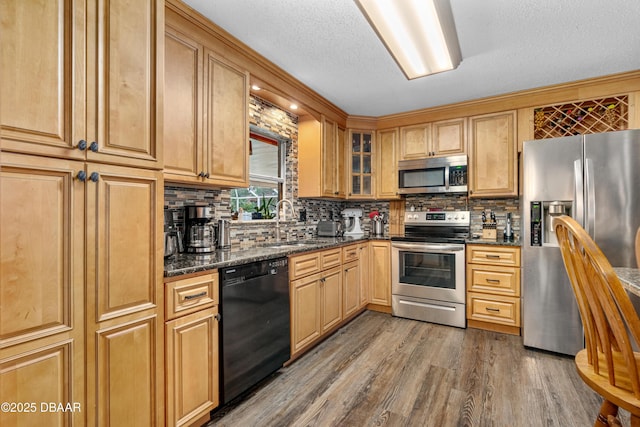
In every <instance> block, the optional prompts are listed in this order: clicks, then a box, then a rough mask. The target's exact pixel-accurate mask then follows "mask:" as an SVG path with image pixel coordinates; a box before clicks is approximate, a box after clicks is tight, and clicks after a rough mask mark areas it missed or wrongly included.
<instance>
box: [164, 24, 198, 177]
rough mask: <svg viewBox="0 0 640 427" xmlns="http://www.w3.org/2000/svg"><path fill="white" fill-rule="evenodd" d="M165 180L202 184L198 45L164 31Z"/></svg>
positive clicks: (173, 31)
mask: <svg viewBox="0 0 640 427" xmlns="http://www.w3.org/2000/svg"><path fill="white" fill-rule="evenodd" d="M164 45H165V69H164V74H165V81H164V100H165V104H164V157H165V161H164V172H165V179H169V180H172V181H178V182H196V183H198V182H202V178H201V177H200V176H198V174H199V173H200V172H202V171H203V170H204V164H203V156H202V118H203V114H204V110H203V106H202V85H203V80H202V70H203V62H202V61H203V59H202V58H203V55H204V49H203V47H202V45H200V44H199V43H197V42H195V41H194V40H191V39H189V38H188V37H186V36H185V35H183V34H180V33H179V32H177V31H175V30H173V29H171V28H167V30H166V33H165V43H164Z"/></svg>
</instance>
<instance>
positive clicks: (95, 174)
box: [89, 172, 100, 182]
mask: <svg viewBox="0 0 640 427" xmlns="http://www.w3.org/2000/svg"><path fill="white" fill-rule="evenodd" d="M89 179H90V180H91V182H98V179H100V174H99V173H98V172H91V175H89Z"/></svg>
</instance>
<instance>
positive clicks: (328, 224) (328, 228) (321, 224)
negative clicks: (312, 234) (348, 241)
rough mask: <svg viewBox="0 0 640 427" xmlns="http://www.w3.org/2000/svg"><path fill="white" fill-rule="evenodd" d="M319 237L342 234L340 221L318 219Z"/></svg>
mask: <svg viewBox="0 0 640 427" xmlns="http://www.w3.org/2000/svg"><path fill="white" fill-rule="evenodd" d="M317 230H318V237H338V236H342V233H343V228H342V223H341V222H340V221H324V220H323V221H318V226H317Z"/></svg>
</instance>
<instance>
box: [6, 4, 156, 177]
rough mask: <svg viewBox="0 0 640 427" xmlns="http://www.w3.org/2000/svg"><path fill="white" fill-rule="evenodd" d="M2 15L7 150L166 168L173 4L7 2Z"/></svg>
mask: <svg viewBox="0 0 640 427" xmlns="http://www.w3.org/2000/svg"><path fill="white" fill-rule="evenodd" d="M0 16H2V17H3V18H5V19H3V34H2V39H1V42H0V43H1V46H0V52H2V54H1V55H0V61H1V62H0V68H1V70H2V71H1V74H2V79H0V89H1V92H2V97H1V98H0V102H1V104H0V110H2V142H1V147H2V150H4V151H15V152H22V153H28V154H37V155H45V156H53V157H62V158H68V159H77V160H89V161H92V162H103V163H114V164H121V165H128V166H138V167H144V168H152V169H161V168H162V161H163V156H162V148H163V147H162V135H163V132H162V105H163V97H162V82H163V74H162V73H163V69H164V65H163V60H162V59H163V39H162V34H163V31H164V18H163V17H164V2H163V1H160V0H151V1H138V2H106V3H104V2H98V3H97V4H96V2H93V1H89V0H87V1H74V2H73V4H70V2H68V1H63V0H52V1H47V2H45V3H42V4H40V3H34V2H28V1H27V2H25V1H20V0H7V1H3V2H2V3H0ZM34 29H37V31H34ZM96 46H99V48H95V47H96ZM87 47H91V48H87Z"/></svg>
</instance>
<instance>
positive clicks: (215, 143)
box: [164, 22, 249, 187]
mask: <svg viewBox="0 0 640 427" xmlns="http://www.w3.org/2000/svg"><path fill="white" fill-rule="evenodd" d="M174 26H175V28H174ZM189 32H190V29H189V28H183V27H181V26H180V25H178V24H173V23H172V22H168V26H167V29H166V34H165V46H166V47H165V83H164V91H165V104H166V107H165V120H164V132H165V142H164V147H165V152H166V156H165V158H166V160H165V164H164V171H165V179H166V180H167V181H171V182H181V183H188V184H200V185H208V186H216V187H246V186H248V185H249V117H248V114H249V74H248V73H247V72H246V71H243V70H242V69H240V68H239V67H237V66H235V65H233V64H231V63H230V62H228V61H226V60H224V59H223V58H222V57H221V56H220V55H218V54H217V53H215V52H214V51H213V50H211V49H209V48H208V47H207V45H206V43H204V42H202V41H201V40H200V39H199V38H198V37H196V36H194V37H191V36H190V35H189Z"/></svg>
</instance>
